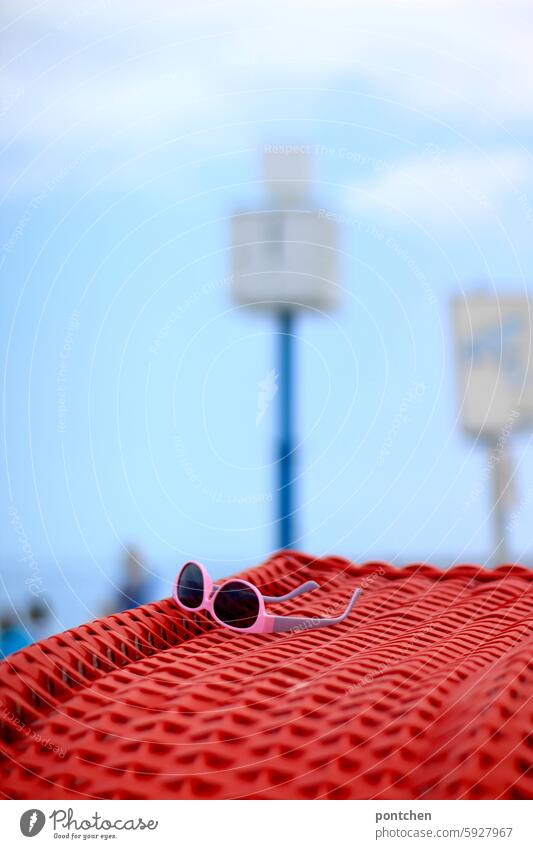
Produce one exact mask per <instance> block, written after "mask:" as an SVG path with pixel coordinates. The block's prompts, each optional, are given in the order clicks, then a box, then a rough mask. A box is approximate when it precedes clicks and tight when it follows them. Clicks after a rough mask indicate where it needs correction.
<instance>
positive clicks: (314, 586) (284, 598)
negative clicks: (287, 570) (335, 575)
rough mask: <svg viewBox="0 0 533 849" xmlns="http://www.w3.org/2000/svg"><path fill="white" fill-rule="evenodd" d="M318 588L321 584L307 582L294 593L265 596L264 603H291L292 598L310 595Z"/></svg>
mask: <svg viewBox="0 0 533 849" xmlns="http://www.w3.org/2000/svg"><path fill="white" fill-rule="evenodd" d="M318 587H319V584H317V582H316V581H306V582H305V584H300V586H299V587H296V589H295V590H292V592H290V593H287V594H286V595H264V596H263V601H266V602H267V604H268V603H269V602H276V601H290V599H291V598H296V597H297V596H299V595H302V594H303V593H309V592H311V590H316V589H318Z"/></svg>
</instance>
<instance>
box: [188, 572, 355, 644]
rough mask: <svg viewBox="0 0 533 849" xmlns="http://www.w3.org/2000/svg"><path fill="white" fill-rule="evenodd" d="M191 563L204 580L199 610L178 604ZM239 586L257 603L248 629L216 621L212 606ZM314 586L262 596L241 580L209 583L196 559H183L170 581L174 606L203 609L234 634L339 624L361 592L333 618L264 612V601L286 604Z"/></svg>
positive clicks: (206, 573) (309, 584)
mask: <svg viewBox="0 0 533 849" xmlns="http://www.w3.org/2000/svg"><path fill="white" fill-rule="evenodd" d="M190 563H192V564H193V565H194V566H197V567H198V569H199V570H200V572H201V573H202V577H203V581H204V596H203V599H202V603H201V604H200V605H199V607H187V606H186V605H184V604H182V603H181V601H180V600H179V598H178V582H179V579H180V576H181V573H182V572H183V570H184V569H185V567H186V566H188V565H189V564H190ZM235 582H236V583H240V584H244V586H246V587H248V588H249V589H251V590H253V592H254V593H255V595H256V596H257V600H258V602H259V613H258V614H257V620H256V621H255V622H254V624H253V625H250V627H249V628H238V627H236V626H235V625H229V624H228V623H227V622H223V621H222V620H221V619H219V618H218V617H217V616H216V614H215V611H214V603H215V599H216V596H217V593H218V592H220V590H221V589H222V588H223V587H224V586H225V585H226V584H228V583H235ZM318 586H319V585H318V584H317V583H316V582H315V581H306V582H305V583H304V584H301V585H300V586H299V587H297V588H296V589H295V590H292V592H290V593H287V594H286V595H283V596H263V595H262V594H261V593H260V592H259V590H258V589H257V587H256V586H254V584H251V583H250V582H249V581H245V580H243V579H242V578H229V579H227V580H225V581H224V582H223V583H222V584H220V585H219V586H217V585H216V584H213V581H212V580H211V578H210V577H209V573H208V572H207V570H206V569H205V567H204V566H203V565H202V564H201V563H199V562H198V561H197V560H187V562H186V563H184V564H183V566H182V567H181V569H180V571H179V572H178V574H177V575H176V578H175V580H174V585H173V589H172V597H173V599H174V601H175V602H176V604H177V605H178V606H179V607H181V609H182V610H188V611H189V612H194V611H198V612H199V611H200V610H205V611H207V612H208V613H210V614H211V616H212V617H213V619H214V620H215V622H218V624H219V625H222V627H223V628H229V629H230V630H232V631H236V632H237V633H240V634H272V633H281V632H286V631H294V632H297V631H308V630H310V629H312V628H325V627H328V626H329V625H336V624H337V623H338V622H342V620H343V619H346V617H347V616H348V614H349V613H350V612H351V610H352V608H353V606H354V604H355V602H356V601H357V599H358V598H359V596H360V595H361V589H359V588H357V589H356V590H354V592H353V593H352V597H351V599H350V601H349V603H348V605H347V607H346V609H345V610H344V612H343V613H341V615H340V616H336V617H334V618H327V617H325V618H320V617H317V618H309V617H307V618H306V617H303V616H274V615H272V614H271V613H267V612H266V609H265V602H267V603H269V602H283V601H289V599H291V598H296V597H297V596H299V595H302V594H303V593H305V592H310V591H311V590H315V589H317V588H318Z"/></svg>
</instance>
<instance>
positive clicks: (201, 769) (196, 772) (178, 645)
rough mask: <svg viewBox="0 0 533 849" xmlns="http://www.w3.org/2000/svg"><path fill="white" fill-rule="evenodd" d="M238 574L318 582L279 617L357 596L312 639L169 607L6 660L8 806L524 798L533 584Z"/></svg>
mask: <svg viewBox="0 0 533 849" xmlns="http://www.w3.org/2000/svg"><path fill="white" fill-rule="evenodd" d="M246 576H247V577H248V579H250V580H252V581H253V582H255V583H256V584H257V585H258V586H260V587H261V589H262V590H263V592H265V593H268V594H276V593H277V594H280V593H284V592H286V591H287V590H288V589H290V588H293V587H295V586H296V585H297V584H299V583H300V582H301V581H303V580H307V579H309V578H313V579H316V580H318V581H319V582H320V583H321V585H322V587H321V589H320V590H318V591H316V592H313V593H310V594H309V595H308V596H303V597H301V598H298V599H295V600H294V601H292V602H290V603H287V604H284V605H280V606H279V610H278V612H280V613H281V612H285V613H292V614H296V613H299V614H302V615H320V614H322V615H334V613H336V612H337V611H340V610H341V609H342V608H343V606H344V604H345V602H346V600H347V598H348V596H349V593H350V591H351V589H352V588H353V587H354V586H356V585H361V586H363V588H364V593H363V596H362V598H361V600H360V601H359V602H358V604H357V605H356V607H355V608H354V610H353V612H352V613H351V615H350V616H349V617H348V619H347V620H346V621H345V622H343V623H342V624H340V625H338V626H336V627H334V628H328V629H324V630H322V631H310V632H307V633H297V634H287V635H263V636H244V635H243V636H241V635H239V634H235V633H233V632H230V631H227V630H224V629H222V628H219V627H217V626H216V625H215V624H214V623H213V622H212V621H210V620H209V619H208V618H207V617H205V616H203V615H199V616H193V615H191V616H188V617H186V616H184V614H183V612H182V611H180V610H178V609H177V608H176V607H175V606H174V604H173V603H172V602H171V601H170V600H164V601H161V602H157V603H154V604H149V605H146V606H145V607H144V608H140V609H136V610H133V611H130V612H126V613H123V614H120V615H115V616H110V617H108V618H107V619H103V620H98V621H95V622H92V623H90V624H88V625H83V626H81V627H79V628H76V629H75V630H72V631H68V632H66V633H64V634H61V635H59V636H55V637H52V638H50V639H48V640H46V641H44V642H42V643H40V644H38V645H36V646H32V647H30V648H28V649H26V650H24V651H22V652H19V653H17V654H16V655H13V656H12V657H11V658H10V659H9V660H8V661H5V662H4V663H3V664H2V667H3V668H2V684H1V691H0V698H1V703H0V709H1V713H0V716H1V719H2V735H1V737H2V749H1V757H0V787H1V788H2V792H3V794H4V796H5V797H8V798H37V799H45V798H104V799H132V798H133V799H137V798H139V799H146V798H152V799H154V798H228V797H229V798H236V797H244V798H262V799H269V798H290V799H292V798H295V799H316V798H334V799H339V798H340V799H343V798H386V799H413V798H425V799H438V798H498V797H506V798H532V797H533V773H532V753H533V732H532V719H533V710H532V703H531V695H532V692H533V660H532V649H533V633H532V624H533V573H532V572H531V571H529V570H527V569H525V568H522V567H518V566H514V567H500V568H499V569H497V570H495V571H486V570H482V569H479V568H477V567H475V566H459V567H455V568H453V569H449V570H447V571H440V570H438V569H436V568H433V567H431V566H425V565H412V566H409V567H407V568H403V569H394V568H391V567H390V566H387V565H385V564H380V563H366V564H364V565H363V566H355V565H353V564H350V563H348V562H346V561H345V560H342V559H340V558H328V559H325V560H312V559H311V558H309V557H307V556H305V555H301V554H297V555H294V554H291V555H286V554H285V555H283V556H282V555H277V556H276V557H274V558H273V559H272V560H271V561H269V562H268V563H266V564H264V565H263V566H261V567H259V568H257V569H254V570H250V571H248V572H247V573H246ZM273 609H275V608H273ZM38 735H40V737H41V739H39V737H38ZM54 748H55V750H54Z"/></svg>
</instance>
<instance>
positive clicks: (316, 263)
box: [232, 209, 338, 310]
mask: <svg viewBox="0 0 533 849" xmlns="http://www.w3.org/2000/svg"><path fill="white" fill-rule="evenodd" d="M232 230H233V233H232V237H233V294H234V297H235V299H236V300H237V301H238V303H241V304H253V305H255V306H257V307H262V308H264V309H278V310H279V309H280V308H283V307H285V308H293V309H298V308H301V307H314V308H315V309H318V310H331V309H333V308H334V307H335V306H336V304H337V300H338V287H337V281H338V258H337V239H336V236H337V232H336V231H337V226H336V222H335V221H333V220H331V219H328V218H327V217H326V216H325V215H324V214H323V213H319V212H317V211H316V210H313V209H301V210H294V209H288V210H285V209H263V210H258V211H257V212H241V213H237V214H236V215H235V216H234V217H233V220H232Z"/></svg>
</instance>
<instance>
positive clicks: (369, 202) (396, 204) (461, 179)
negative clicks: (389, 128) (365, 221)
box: [348, 145, 533, 227]
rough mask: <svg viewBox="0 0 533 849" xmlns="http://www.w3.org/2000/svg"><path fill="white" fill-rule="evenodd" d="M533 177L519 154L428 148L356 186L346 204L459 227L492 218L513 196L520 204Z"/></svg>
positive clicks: (531, 161)
mask: <svg viewBox="0 0 533 849" xmlns="http://www.w3.org/2000/svg"><path fill="white" fill-rule="evenodd" d="M532 178H533V158H532V157H529V156H527V155H526V154H522V153H520V152H517V151H515V150H497V151H495V152H493V153H491V154H489V153H483V154H480V153H475V152H471V153H464V152H462V151H459V152H451V153H450V152H446V151H442V150H440V149H439V148H437V147H436V146H434V145H428V146H427V148H426V150H425V151H424V153H423V155H422V156H421V157H420V158H418V159H415V160H410V161H407V162H404V163H400V164H398V165H397V166H396V167H395V168H393V169H391V170H390V171H389V172H387V173H385V174H380V175H378V176H374V177H372V178H370V179H369V180H368V181H367V182H366V183H363V184H361V185H359V186H357V187H354V189H353V190H352V191H351V193H350V196H349V198H348V205H349V206H350V208H352V209H356V210H357V211H358V212H359V211H365V212H372V211H374V212H378V213H379V214H380V215H383V214H385V215H389V216H395V217H396V218H403V219H405V220H406V219H407V218H413V219H415V220H417V221H420V222H422V223H423V224H426V223H427V222H428V221H434V222H437V223H438V224H439V226H440V227H442V226H443V225H445V224H446V223H448V224H450V225H451V226H457V224H458V222H460V221H464V220H465V219H472V218H473V219H475V220H477V221H480V220H482V219H487V218H493V219H494V218H495V217H496V216H499V214H500V212H501V210H502V205H503V204H504V202H505V201H506V199H509V198H514V201H515V204H516V205H517V206H518V205H519V199H520V196H521V194H522V192H523V188H524V185H525V184H527V183H531V180H532Z"/></svg>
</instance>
